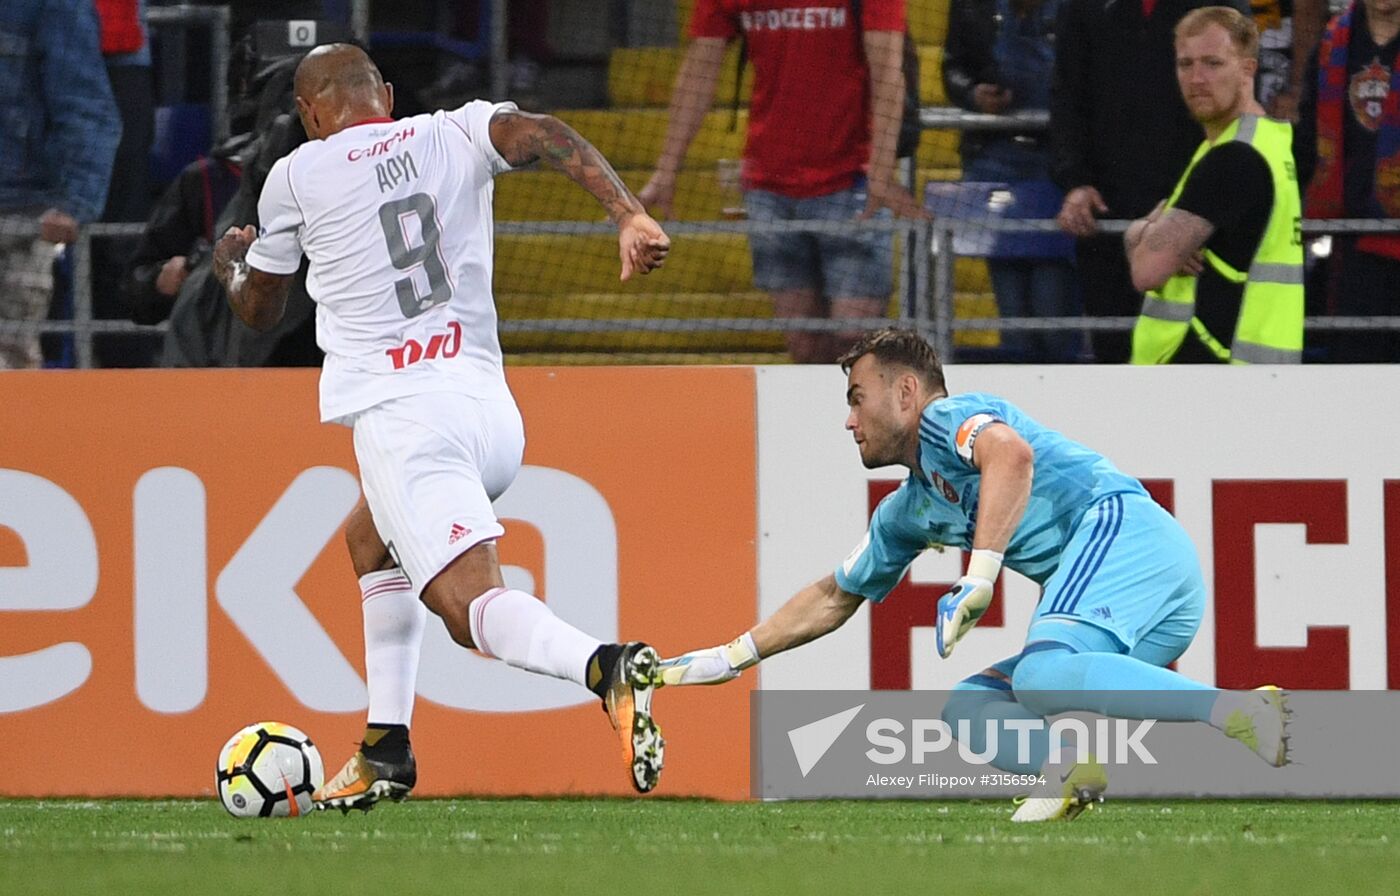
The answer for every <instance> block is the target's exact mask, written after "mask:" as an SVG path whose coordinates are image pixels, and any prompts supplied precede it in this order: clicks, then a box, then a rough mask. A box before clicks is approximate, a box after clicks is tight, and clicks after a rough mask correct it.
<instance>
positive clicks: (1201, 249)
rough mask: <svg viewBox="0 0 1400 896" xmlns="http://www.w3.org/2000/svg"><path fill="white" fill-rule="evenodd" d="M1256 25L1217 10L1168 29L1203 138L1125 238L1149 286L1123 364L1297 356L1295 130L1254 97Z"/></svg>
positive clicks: (1139, 280)
mask: <svg viewBox="0 0 1400 896" xmlns="http://www.w3.org/2000/svg"><path fill="white" fill-rule="evenodd" d="M1257 52H1258V38H1257V32H1256V31H1255V26H1254V23H1253V22H1251V21H1250V20H1249V19H1247V18H1245V17H1244V16H1242V15H1240V14H1238V13H1236V12H1234V11H1233V10H1230V9H1228V8H1225V7H1206V8H1204V9H1200V10H1196V11H1194V12H1192V13H1190V14H1188V15H1187V16H1186V17H1185V18H1184V19H1182V21H1181V23H1180V24H1179V25H1178V26H1177V29H1176V53H1177V79H1178V81H1179V83H1180V85H1181V92H1182V97H1183V99H1185V101H1186V104H1187V106H1188V107H1189V108H1190V110H1191V112H1192V114H1193V116H1195V118H1196V120H1197V121H1200V122H1201V124H1202V126H1203V128H1204V129H1205V132H1206V139H1205V142H1203V143H1202V144H1201V146H1200V148H1198V149H1197V150H1196V154H1195V155H1194V156H1193V157H1192V159H1191V162H1190V164H1189V165H1187V167H1186V171H1185V172H1184V173H1183V174H1182V175H1181V178H1180V180H1178V181H1177V184H1176V188H1175V189H1174V190H1173V191H1172V194H1171V196H1170V197H1169V198H1168V199H1167V200H1166V201H1165V202H1164V203H1163V204H1162V205H1161V206H1159V207H1158V209H1157V210H1155V211H1154V212H1153V213H1152V214H1151V215H1149V216H1147V217H1146V218H1143V219H1141V220H1139V221H1135V222H1134V223H1133V224H1132V226H1130V227H1129V228H1128V231H1127V233H1126V234H1125V235H1124V245H1125V248H1126V250H1127V252H1128V259H1129V265H1130V267H1131V269H1132V275H1133V284H1134V286H1135V287H1137V288H1138V289H1142V290H1145V291H1146V292H1147V296H1146V299H1145V300H1144V302H1143V308H1142V314H1141V316H1140V317H1139V318H1138V321H1137V325H1136V326H1135V327H1134V329H1133V351H1132V362H1133V363H1134V364H1165V363H1169V362H1178V363H1182V362H1216V363H1234V364H1281V363H1296V362H1298V361H1299V360H1301V358H1302V350H1303V246H1302V238H1301V233H1300V224H1301V209H1300V200H1299V194H1298V181H1297V174H1296V171H1295V169H1294V164H1293V150H1292V140H1293V129H1292V126H1291V125H1289V124H1287V123H1286V122H1281V121H1274V120H1272V119H1268V118H1265V117H1264V116H1263V114H1262V112H1263V110H1262V109H1261V108H1259V106H1258V103H1257V102H1255V100H1254V96H1253V72H1254V69H1255V68H1256V66H1257V62H1256V58H1255V57H1256V55H1257Z"/></svg>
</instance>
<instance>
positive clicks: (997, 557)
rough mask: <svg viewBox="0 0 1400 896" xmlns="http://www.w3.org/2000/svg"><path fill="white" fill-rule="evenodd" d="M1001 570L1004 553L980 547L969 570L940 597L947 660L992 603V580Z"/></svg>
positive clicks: (940, 639) (941, 638) (941, 641)
mask: <svg viewBox="0 0 1400 896" xmlns="http://www.w3.org/2000/svg"><path fill="white" fill-rule="evenodd" d="M999 572H1001V554H998V553H997V552H996V551H988V550H976V551H973V552H972V559H970V560H969V561H968V563H967V574H966V575H964V576H963V577H962V578H960V579H958V580H957V582H955V583H954V584H953V589H952V590H951V591H949V592H948V593H947V594H945V595H943V596H942V597H940V598H939V599H938V632H937V635H938V639H937V643H938V655H939V656H941V657H943V658H944V659H945V660H946V659H947V658H948V657H950V656H952V655H953V647H954V645H956V644H957V643H958V641H960V640H962V638H963V636H964V635H966V634H967V633H968V632H970V631H972V627H973V626H974V625H976V624H977V620H979V619H981V618H982V614H983V613H985V612H987V607H989V606H991V603H992V583H993V582H995V581H996V580H997V574H998V573H999Z"/></svg>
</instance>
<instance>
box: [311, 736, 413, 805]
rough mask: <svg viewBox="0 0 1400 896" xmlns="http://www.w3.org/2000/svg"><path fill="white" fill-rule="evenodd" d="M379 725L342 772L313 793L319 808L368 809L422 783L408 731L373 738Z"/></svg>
mask: <svg viewBox="0 0 1400 896" xmlns="http://www.w3.org/2000/svg"><path fill="white" fill-rule="evenodd" d="M375 731H376V729H374V728H370V729H369V731H368V732H366V739H365V742H364V743H361V744H360V749H359V750H357V751H355V755H353V756H351V757H350V759H349V760H348V761H347V762H346V763H345V766H344V767H343V768H341V770H340V772H339V773H338V774H336V776H335V777H334V778H331V779H330V780H329V781H327V782H326V783H325V784H324V785H322V786H321V787H320V788H318V789H317V790H316V792H315V793H313V794H312V795H311V799H312V800H313V801H314V802H315V804H316V808H317V809H339V810H340V811H341V812H342V813H344V812H349V811H350V810H351V809H359V810H361V811H363V812H368V811H369V810H370V809H371V808H372V807H373V806H374V804H375V803H377V802H379V801H380V800H382V799H390V800H393V801H394V802H399V801H401V800H404V799H407V798H408V794H409V791H411V790H413V785H415V784H417V783H418V764H417V762H415V761H414V758H413V748H412V747H411V746H409V744H408V737H407V732H406V731H405V732H404V733H403V734H402V736H398V737H393V736H391V737H387V738H377V739H375V741H374V742H373V743H371V742H370V739H371V738H372V737H373V736H374V733H375Z"/></svg>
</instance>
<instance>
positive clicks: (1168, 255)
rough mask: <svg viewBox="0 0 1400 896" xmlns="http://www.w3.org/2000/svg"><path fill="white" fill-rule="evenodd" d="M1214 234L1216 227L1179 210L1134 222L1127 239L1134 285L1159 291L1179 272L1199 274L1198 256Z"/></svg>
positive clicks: (1156, 214) (1126, 236)
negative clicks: (1196, 258) (1196, 257)
mask: <svg viewBox="0 0 1400 896" xmlns="http://www.w3.org/2000/svg"><path fill="white" fill-rule="evenodd" d="M1213 233H1215V225H1214V224H1212V223H1210V221H1208V220H1206V219H1205V218H1202V217H1201V216H1200V215H1196V214H1192V213H1191V212H1188V211H1184V210H1183V209H1179V208H1170V209H1166V210H1165V211H1163V212H1160V213H1158V212H1156V211H1154V212H1153V214H1152V215H1149V216H1148V217H1146V218H1143V219H1142V220H1139V221H1135V222H1133V224H1132V225H1131V226H1130V227H1129V228H1128V231H1127V233H1126V234H1124V239H1123V244H1124V248H1125V249H1126V250H1127V253H1128V264H1129V267H1131V269H1132V274H1133V286H1134V287H1135V288H1137V289H1140V290H1148V289H1156V288H1158V287H1160V286H1161V285H1162V284H1164V283H1166V282H1167V280H1168V278H1170V277H1171V276H1172V275H1173V274H1176V273H1178V272H1181V273H1198V272H1199V271H1200V265H1199V262H1197V261H1195V256H1196V253H1198V252H1200V250H1201V248H1202V247H1203V246H1205V244H1206V240H1208V239H1210V237H1211V234H1213Z"/></svg>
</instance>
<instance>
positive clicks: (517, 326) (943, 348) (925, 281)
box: [0, 7, 1400, 368]
mask: <svg viewBox="0 0 1400 896" xmlns="http://www.w3.org/2000/svg"><path fill="white" fill-rule="evenodd" d="M188 8H189V7H175V9H188ZM197 9H199V8H197ZM216 9H221V10H222V8H216ZM224 14H225V15H226V11H224ZM920 118H921V122H922V123H923V125H924V126H925V127H927V128H951V127H956V128H960V129H963V130H1004V131H1025V130H1033V129H1036V128H1043V127H1044V126H1045V124H1046V121H1047V116H1046V114H1045V113H1044V112H1017V113H1012V114H1010V115H983V114H979V113H968V112H962V111H961V110H956V109H949V108H942V107H928V108H925V109H923V110H922V111H921V114H920ZM8 223H11V224H12V223H13V222H8ZM1130 223H1131V222H1130V221H1101V222H1100V227H1101V228H1102V229H1103V230H1104V231H1105V232H1109V233H1121V232H1122V231H1123V230H1125V229H1126V228H1127V226H1128V225H1129V224H1130ZM6 224H7V222H3V221H0V228H5V229H8V230H10V231H11V232H13V227H12V226H11V227H6ZM665 226H666V230H667V232H668V233H669V234H670V235H671V236H672V237H674V238H676V239H677V248H676V251H677V252H683V251H684V239H685V237H687V236H692V235H706V234H710V235H713V234H726V233H732V234H749V233H755V232H763V233H784V232H809V233H812V232H816V233H822V232H827V233H831V232H850V231H853V230H857V231H875V232H892V233H896V234H902V235H904V238H905V239H906V240H907V250H906V251H908V253H909V257H910V259H912V264H909V265H900V271H899V277H900V278H901V281H902V282H901V283H900V284H899V285H898V292H897V293H896V294H897V295H899V296H904V297H906V298H905V299H904V300H902V301H901V303H900V308H899V314H898V315H897V316H895V317H881V318H870V319H846V320H839V321H838V320H828V319H783V320H776V319H768V318H762V319H760V318H689V317H688V318H672V317H648V318H627V319H606V318H602V319H595V318H541V319H528V320H510V319H504V320H502V321H501V322H500V330H501V332H502V333H610V332H625V331H636V332H702V331H709V332H714V331H728V332H764V333H773V332H795V331H808V332H839V331H850V330H852V329H855V328H870V327H876V326H884V325H888V324H891V323H897V324H901V325H904V326H908V327H911V328H914V329H916V330H918V331H919V332H920V333H922V334H923V335H924V336H925V337H926V338H928V339H929V340H930V342H932V343H933V345H934V346H935V348H937V349H938V351H939V352H940V354H941V355H942V356H943V357H952V350H953V334H954V332H955V331H956V330H963V331H987V330H998V331H1000V330H1007V331H1019V332H1024V331H1047V330H1081V331H1085V330H1128V329H1131V327H1132V326H1133V324H1134V322H1135V321H1136V318H1133V317H1085V316H1079V317H1054V318H1005V317H985V318H967V317H963V318H957V319H956V320H955V319H954V314H953V294H954V262H955V261H956V258H957V256H956V254H955V252H954V251H953V245H954V239H955V237H957V236H958V235H959V234H967V233H974V232H985V231H988V230H994V231H1010V232H1031V233H1034V232H1052V233H1058V232H1059V229H1058V227H1057V225H1056V224H1055V222H1054V221H1051V220H1026V219H996V220H992V219H988V220H974V219H967V218H952V217H941V218H939V219H937V220H935V221H928V222H925V221H906V220H893V221H861V222H844V221H784V222H756V221H670V222H667V223H666V225H665ZM143 228H144V225H142V224H93V225H90V226H88V227H86V228H84V230H83V231H82V233H81V234H80V236H79V238H78V241H77V243H75V244H74V245H73V246H72V247H71V250H72V252H73V270H74V289H73V317H72V319H71V320H68V321H33V322H15V321H0V332H16V331H18V332H25V333H58V334H67V335H71V336H72V337H73V338H74V342H75V360H76V363H77V366H78V367H80V368H86V367H91V366H93V361H94V358H93V349H92V339H93V336H94V335H97V334H110V333H116V334H137V333H163V332H165V331H167V330H168V324H165V323H162V324H156V325H141V324H135V323H130V322H127V321H117V320H94V319H93V311H92V309H93V300H92V284H91V276H90V271H91V250H92V240H93V239H105V238H110V237H119V236H132V235H139V234H140V233H141V232H142V230H143ZM495 232H496V234H497V235H499V236H521V235H548V234H553V235H559V236H571V235H574V236H587V235H597V234H611V233H614V232H615V230H614V228H613V227H612V226H611V225H609V224H605V223H584V222H573V221H530V222H519V221H515V222H512V221H502V222H497V223H496V225H495ZM1303 232H1304V233H1305V234H1308V235H1316V234H1337V233H1340V234H1356V235H1359V234H1366V233H1389V234H1400V219H1389V220H1374V219H1354V220H1327V221H1314V220H1309V221H1305V222H1304V223H1303ZM906 278H907V282H903V281H905V280H906ZM109 286H110V288H116V286H115V284H110V285H109ZM657 295H659V296H664V294H657ZM1305 326H1306V328H1307V329H1309V330H1316V331H1325V330H1364V329H1378V330H1379V329H1384V330H1400V316H1395V317H1310V318H1307V319H1306V321H1305Z"/></svg>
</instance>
